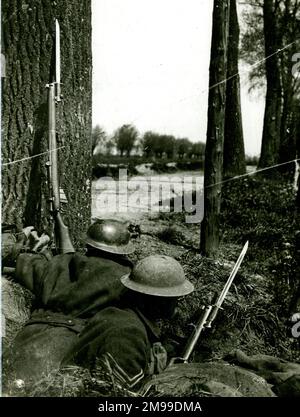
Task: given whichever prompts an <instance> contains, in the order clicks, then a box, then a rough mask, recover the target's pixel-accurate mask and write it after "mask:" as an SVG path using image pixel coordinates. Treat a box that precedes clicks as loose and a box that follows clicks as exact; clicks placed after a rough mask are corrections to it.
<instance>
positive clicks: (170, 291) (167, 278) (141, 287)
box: [121, 255, 194, 297]
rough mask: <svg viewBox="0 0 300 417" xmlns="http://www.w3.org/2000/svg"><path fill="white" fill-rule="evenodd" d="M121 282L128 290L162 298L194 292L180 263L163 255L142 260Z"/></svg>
mask: <svg viewBox="0 0 300 417" xmlns="http://www.w3.org/2000/svg"><path fill="white" fill-rule="evenodd" d="M121 282H122V284H123V285H124V286H125V287H127V288H129V289H130V290H133V291H137V292H140V293H143V294H148V295H155V296H162V297H180V296H183V295H187V294H189V293H191V292H192V291H193V290H194V286H193V284H192V283H191V282H190V281H188V280H187V279H186V277H185V274H184V271H183V268H182V266H181V265H180V263H179V262H177V261H176V260H175V259H174V258H171V257H169V256H164V255H152V256H147V257H146V258H144V259H142V260H141V261H139V262H138V263H137V264H136V265H135V267H134V268H133V270H132V272H131V273H130V274H127V275H124V276H123V277H122V278H121Z"/></svg>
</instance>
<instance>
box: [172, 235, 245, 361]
mask: <svg viewBox="0 0 300 417" xmlns="http://www.w3.org/2000/svg"><path fill="white" fill-rule="evenodd" d="M248 244H249V242H248V241H247V242H246V243H245V245H244V247H243V249H242V251H241V253H240V256H239V257H238V260H237V261H236V263H235V265H234V267H233V269H232V271H231V273H230V276H229V278H228V280H227V282H226V284H225V286H224V288H223V290H222V292H221V294H220V295H219V297H218V298H217V299H216V302H214V303H212V304H211V305H208V306H204V307H203V313H202V315H201V317H200V319H199V320H198V322H197V324H196V325H195V326H194V331H193V333H192V334H191V336H190V338H189V340H188V342H187V344H186V346H185V349H184V352H183V355H182V356H181V357H177V358H172V359H171V361H170V364H169V366H171V365H173V364H174V363H178V362H181V363H182V362H183V363H187V362H188V360H189V358H190V356H191V354H192V352H193V350H194V348H195V346H196V344H197V342H198V340H199V337H200V335H201V333H202V332H203V330H204V329H206V328H210V327H211V326H212V323H213V321H214V320H215V318H216V316H217V314H218V311H219V310H220V308H222V304H223V302H224V300H225V298H226V296H227V294H228V291H229V289H230V287H231V285H232V282H233V280H234V278H235V276H236V274H237V272H238V270H239V268H240V266H241V263H242V261H243V259H244V257H245V255H246V252H247V250H248Z"/></svg>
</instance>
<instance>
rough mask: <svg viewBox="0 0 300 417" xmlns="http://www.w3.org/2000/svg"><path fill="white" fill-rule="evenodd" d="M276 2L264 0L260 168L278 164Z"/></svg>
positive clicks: (278, 97)
mask: <svg viewBox="0 0 300 417" xmlns="http://www.w3.org/2000/svg"><path fill="white" fill-rule="evenodd" d="M274 3H275V1H274V0H264V5H263V13H264V36H265V56H266V57H268V59H266V61H265V65H266V78H267V93H266V104H265V115H264V126H263V136H262V145H261V154H260V159H259V167H260V168H264V167H267V166H271V165H274V164H276V163H277V162H278V152H279V141H280V118H281V81H280V71H279V64H278V57H277V54H276V52H277V50H278V47H279V45H278V35H277V21H276V11H275V5H274Z"/></svg>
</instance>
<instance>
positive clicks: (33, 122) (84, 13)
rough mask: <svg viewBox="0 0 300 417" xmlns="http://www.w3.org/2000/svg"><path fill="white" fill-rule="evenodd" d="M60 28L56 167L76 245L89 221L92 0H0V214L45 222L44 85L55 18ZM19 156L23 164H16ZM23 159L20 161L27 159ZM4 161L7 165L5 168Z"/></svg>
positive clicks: (12, 220)
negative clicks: (0, 65)
mask: <svg viewBox="0 0 300 417" xmlns="http://www.w3.org/2000/svg"><path fill="white" fill-rule="evenodd" d="M55 18H57V19H58V21H59V23H60V28H61V64H62V68H61V70H62V83H63V84H62V94H63V96H64V99H63V102H62V104H61V105H60V107H59V110H58V112H57V132H58V147H60V146H63V148H62V149H60V150H59V152H58V156H59V172H60V180H61V186H62V188H63V189H64V192H65V194H66V196H67V199H68V202H69V204H68V205H67V206H66V208H65V213H64V217H65V221H67V223H68V224H69V227H70V231H71V235H72V236H73V238H74V242H75V244H76V243H77V244H79V241H80V238H81V235H82V234H83V231H84V230H85V229H86V227H87V225H88V223H89V221H90V214H91V213H90V210H91V195H90V180H91V151H92V149H91V148H92V147H91V89H92V85H91V69H92V61H91V59H92V54H91V2H90V0H73V1H72V2H70V1H69V0H58V1H56V2H54V1H51V0H43V1H40V0H31V1H30V2H24V1H20V0H3V1H2V24H3V46H4V51H5V58H6V78H5V80H4V85H3V108H2V117H3V119H2V128H3V135H2V161H3V164H4V165H3V167H2V173H3V174H2V197H3V207H2V216H3V217H2V218H3V221H4V222H7V223H15V224H17V225H18V226H26V225H34V226H36V227H38V229H40V230H42V229H43V228H45V227H47V225H48V222H49V213H48V209H47V204H46V200H47V198H48V190H47V186H46V167H45V164H46V162H47V160H48V156H47V155H42V156H36V155H38V154H40V153H43V152H46V151H47V145H48V139H47V128H48V127H47V124H48V120H47V90H46V88H45V86H46V84H47V83H49V81H51V75H52V73H53V58H54V45H55V44H54V28H55V26H54V20H55ZM30 157H34V158H32V159H28V158H30ZM23 158H25V159H24V160H23V161H20V162H17V161H19V160H21V159H23ZM26 158H27V159H26ZM7 163H10V165H5V164H7Z"/></svg>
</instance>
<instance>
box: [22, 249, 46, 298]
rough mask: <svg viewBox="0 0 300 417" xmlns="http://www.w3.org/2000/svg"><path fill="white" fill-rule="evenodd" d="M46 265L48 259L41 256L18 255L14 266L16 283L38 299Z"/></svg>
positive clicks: (30, 254)
mask: <svg viewBox="0 0 300 417" xmlns="http://www.w3.org/2000/svg"><path fill="white" fill-rule="evenodd" d="M47 265H48V257H47V256H45V255H43V254H32V253H23V254H21V255H19V256H18V258H17V264H16V280H17V282H18V283H19V284H21V285H23V286H24V287H25V288H27V289H28V290H30V291H31V292H33V293H34V294H35V295H36V296H37V297H39V296H40V295H41V291H42V285H43V278H44V275H45V271H46V268H47Z"/></svg>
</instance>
